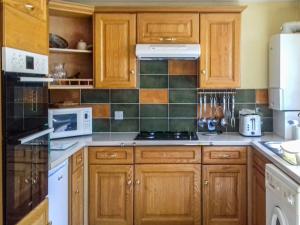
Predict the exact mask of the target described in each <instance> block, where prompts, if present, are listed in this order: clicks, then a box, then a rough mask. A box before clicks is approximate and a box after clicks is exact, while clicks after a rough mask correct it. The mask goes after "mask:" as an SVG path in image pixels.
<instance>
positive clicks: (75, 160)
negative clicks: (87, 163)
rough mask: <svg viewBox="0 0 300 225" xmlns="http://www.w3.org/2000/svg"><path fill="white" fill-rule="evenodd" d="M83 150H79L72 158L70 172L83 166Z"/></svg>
mask: <svg viewBox="0 0 300 225" xmlns="http://www.w3.org/2000/svg"><path fill="white" fill-rule="evenodd" d="M83 157H84V156H83V149H81V150H79V151H78V152H76V153H75V154H74V155H73V156H72V172H73V173H74V172H75V171H76V170H77V169H79V168H80V167H82V166H83Z"/></svg>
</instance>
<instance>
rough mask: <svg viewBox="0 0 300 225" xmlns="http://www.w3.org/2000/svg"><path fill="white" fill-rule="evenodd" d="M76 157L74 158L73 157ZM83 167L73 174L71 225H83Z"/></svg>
mask: <svg viewBox="0 0 300 225" xmlns="http://www.w3.org/2000/svg"><path fill="white" fill-rule="evenodd" d="M73 157H74V156H73ZM83 174H84V170H83V165H82V166H81V167H79V168H77V170H76V171H75V172H73V174H72V184H71V207H70V209H71V225H83V213H84V208H83V203H84V193H83V192H84V189H83V187H84V184H83V182H84V175H83Z"/></svg>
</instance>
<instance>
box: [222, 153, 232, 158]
mask: <svg viewBox="0 0 300 225" xmlns="http://www.w3.org/2000/svg"><path fill="white" fill-rule="evenodd" d="M221 158H223V159H228V158H230V155H228V154H224V155H221Z"/></svg>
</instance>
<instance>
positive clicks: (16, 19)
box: [2, 0, 49, 55]
mask: <svg viewBox="0 0 300 225" xmlns="http://www.w3.org/2000/svg"><path fill="white" fill-rule="evenodd" d="M47 2H48V1H46V0H29V1H25V0H4V1H3V3H2V10H3V46H5V47H10V48H16V49H20V50H24V51H29V52H34V53H39V54H44V55H47V54H48V45H49V44H48V22H47V17H48V9H47Z"/></svg>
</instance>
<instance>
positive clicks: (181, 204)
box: [134, 164, 201, 225]
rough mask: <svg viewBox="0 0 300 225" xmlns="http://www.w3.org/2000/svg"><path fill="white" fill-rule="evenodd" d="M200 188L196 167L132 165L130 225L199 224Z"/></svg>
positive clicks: (199, 174)
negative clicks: (131, 216) (132, 206)
mask: <svg viewBox="0 0 300 225" xmlns="http://www.w3.org/2000/svg"><path fill="white" fill-rule="evenodd" d="M200 184H201V168H200V164H198V165H197V164H195V165H191V164H177V165H176V164H173V165H172V164H165V165H143V164H142V165H136V167H135V204H134V209H135V211H134V212H135V223H134V224H135V225H170V224H178V225H198V224H200V223H201V191H200V190H201V186H200Z"/></svg>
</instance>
